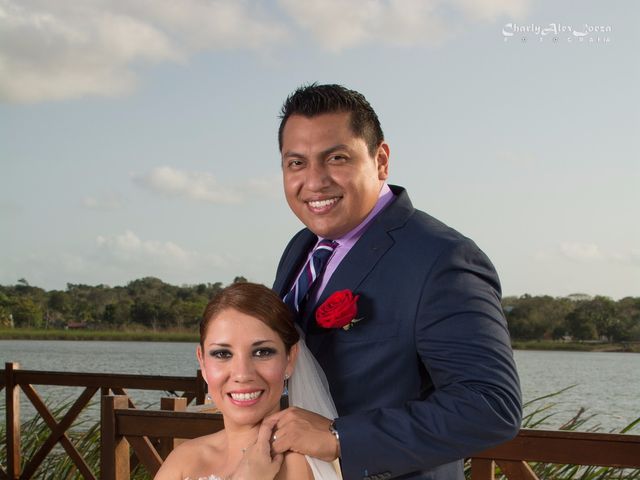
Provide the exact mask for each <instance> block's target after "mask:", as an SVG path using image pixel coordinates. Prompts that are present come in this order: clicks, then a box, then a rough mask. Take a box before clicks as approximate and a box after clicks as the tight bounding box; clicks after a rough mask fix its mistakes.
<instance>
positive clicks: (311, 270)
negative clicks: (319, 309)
mask: <svg viewBox="0 0 640 480" xmlns="http://www.w3.org/2000/svg"><path fill="white" fill-rule="evenodd" d="M337 246H338V242H334V241H333V240H326V239H325V240H321V241H320V242H319V243H318V245H316V248H315V249H314V250H313V253H312V254H311V257H310V258H309V260H308V261H307V263H306V264H305V266H304V268H303V269H302V272H300V275H299V276H298V279H297V280H296V283H295V284H294V285H293V287H292V288H291V290H290V291H289V293H287V294H286V295H285V297H284V299H283V300H284V303H286V304H287V305H289V306H290V307H291V308H292V309H293V310H294V311H296V312H299V311H301V310H302V307H303V304H304V301H305V299H306V297H307V294H308V293H309V290H310V289H311V287H312V286H313V284H314V282H315V281H316V279H317V278H318V277H319V276H320V275H322V271H323V270H324V267H325V266H326V265H327V261H328V260H329V257H331V254H333V251H334V250H335V249H336V247H337Z"/></svg>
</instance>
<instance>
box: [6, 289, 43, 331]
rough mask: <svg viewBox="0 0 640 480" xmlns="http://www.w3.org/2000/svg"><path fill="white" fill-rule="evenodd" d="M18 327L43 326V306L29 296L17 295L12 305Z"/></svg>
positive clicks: (12, 312)
mask: <svg viewBox="0 0 640 480" xmlns="http://www.w3.org/2000/svg"><path fill="white" fill-rule="evenodd" d="M11 314H12V315H13V321H14V324H15V326H16V327H30V328H40V327H42V308H41V307H40V306H39V305H38V304H36V303H35V302H34V301H33V300H31V299H30V298H28V297H24V296H22V297H17V298H16V299H15V300H14V301H13V304H12V305H11Z"/></svg>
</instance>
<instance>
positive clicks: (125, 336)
mask: <svg viewBox="0 0 640 480" xmlns="http://www.w3.org/2000/svg"><path fill="white" fill-rule="evenodd" d="M198 338H199V337H198V332H196V331H195V330H166V331H165V330H158V331H153V330H146V329H142V330H141V329H139V327H138V328H137V329H132V330H58V329H30V328H0V340H85V341H88V340H102V341H123V342H135V341H138V342H142V341H144V342H191V343H196V342H198ZM512 345H513V348H514V349H516V350H567V351H580V352H635V353H640V343H637V342H636V343H589V342H587V343H583V342H555V341H552V340H514V341H513V342H512Z"/></svg>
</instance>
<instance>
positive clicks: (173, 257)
mask: <svg viewBox="0 0 640 480" xmlns="http://www.w3.org/2000/svg"><path fill="white" fill-rule="evenodd" d="M96 245H97V246H98V252H99V254H100V255H101V256H102V258H103V259H104V260H106V261H107V262H108V263H109V264H110V265H111V266H113V265H114V263H115V264H116V265H122V266H126V267H127V268H129V267H131V266H132V265H138V266H146V267H147V268H149V269H155V268H166V267H170V268H177V269H180V270H188V269H192V268H194V267H221V266H223V265H225V264H226V260H225V259H223V258H222V257H220V256H217V255H212V254H200V253H198V252H193V251H190V250H187V249H185V248H182V247H181V246H179V245H177V244H176V243H174V242H170V241H159V240H142V239H141V238H140V237H138V235H136V234H135V233H134V232H132V231H131V230H126V231H125V232H124V233H122V234H119V235H109V236H98V237H97V238H96Z"/></svg>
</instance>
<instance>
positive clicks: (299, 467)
mask: <svg viewBox="0 0 640 480" xmlns="http://www.w3.org/2000/svg"><path fill="white" fill-rule="evenodd" d="M275 480H313V472H312V471H311V467H310V466H309V462H307V458H306V457H305V456H304V455H301V454H299V453H295V452H289V453H287V454H285V456H284V460H283V462H282V467H281V468H280V471H279V472H278V475H277V476H276V478H275Z"/></svg>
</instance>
